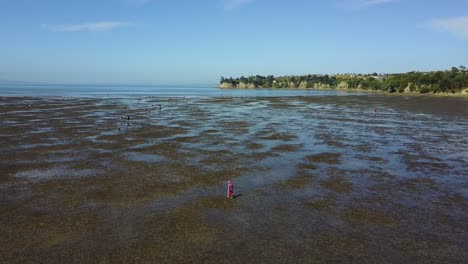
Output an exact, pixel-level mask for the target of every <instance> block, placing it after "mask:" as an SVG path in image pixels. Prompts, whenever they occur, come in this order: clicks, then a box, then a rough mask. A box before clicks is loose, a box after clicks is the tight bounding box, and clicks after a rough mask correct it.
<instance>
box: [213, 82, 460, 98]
mask: <svg viewBox="0 0 468 264" xmlns="http://www.w3.org/2000/svg"><path fill="white" fill-rule="evenodd" d="M218 88H220V89H224V90H310V91H341V92H359V93H369V94H383V95H397V96H400V95H410V96H421V95H422V96H442V97H461V98H468V88H467V89H465V90H463V91H462V92H461V93H419V92H393V93H390V92H386V91H380V90H367V89H361V88H355V89H349V88H339V87H336V88H331V87H324V88H319V87H314V88H300V87H297V88H264V87H256V88H254V87H242V88H240V87H234V86H229V87H228V86H225V85H224V86H223V85H221V84H220V85H218Z"/></svg>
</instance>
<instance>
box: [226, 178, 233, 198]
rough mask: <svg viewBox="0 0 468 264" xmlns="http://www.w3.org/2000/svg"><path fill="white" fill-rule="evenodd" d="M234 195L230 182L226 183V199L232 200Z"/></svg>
mask: <svg viewBox="0 0 468 264" xmlns="http://www.w3.org/2000/svg"><path fill="white" fill-rule="evenodd" d="M233 193H234V185H233V184H232V182H231V181H228V186H227V197H228V198H233V195H232V194H233Z"/></svg>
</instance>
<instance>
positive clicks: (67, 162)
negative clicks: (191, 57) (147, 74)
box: [0, 95, 468, 263]
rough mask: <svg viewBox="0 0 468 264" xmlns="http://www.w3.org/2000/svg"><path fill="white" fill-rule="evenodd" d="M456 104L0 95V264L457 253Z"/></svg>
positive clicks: (464, 207)
mask: <svg viewBox="0 0 468 264" xmlns="http://www.w3.org/2000/svg"><path fill="white" fill-rule="evenodd" d="M434 105H437V111H434V110H433V108H432V106H434ZM466 105H468V101H466V99H464V98H432V97H424V96H421V97H419V96H414V97H409V98H405V99H404V100H402V97H395V96H384V95H381V96H380V95H379V96H378V95H372V96H368V95H355V96H315V97H314V96H311V97H304V96H298V97H286V98H279V97H259V98H249V97H245V98H243V97H213V98H191V99H188V98H171V100H169V101H168V100H167V98H155V97H142V98H138V99H127V98H116V99H110V98H107V99H99V98H74V99H63V98H0V115H1V116H0V118H1V120H2V129H1V130H0V139H1V142H2V144H1V145H0V162H1V174H0V193H1V196H0V215H1V217H0V226H1V227H2V228H1V230H2V231H1V233H2V235H0V245H1V246H0V260H1V261H0V262H5V263H31V262H36V263H37V262H47V263H66V262H69V261H70V259H73V260H74V261H75V262H82V263H83V262H85V263H86V262H89V263H96V262H97V263H100V262H104V263H105V262H108V263H132V262H137V263H141V262H150V263H330V262H332V263H336V262H346V263H351V262H355V263H408V262H411V263H428V262H436V263H440V262H449V263H461V262H463V261H464V260H465V259H466V258H467V257H468V255H467V253H466V250H465V245H464V243H465V242H466V236H465V233H466V230H468V225H467V224H466V219H468V200H467V195H468V194H467V191H466V190H467V185H468V180H467V176H468V159H467V157H468V152H467V150H468V141H467V139H466V137H464V136H463V135H464V133H465V131H468V107H466ZM155 107H156V108H157V110H156V108H155ZM375 107H377V108H378V109H379V111H378V112H375V111H374V108H375ZM149 109H151V110H149ZM121 117H124V118H123V119H122V118H121ZM116 128H120V129H116ZM228 179H230V180H233V181H234V183H235V186H236V192H238V193H237V195H238V196H237V197H236V198H237V199H226V198H225V185H226V180H228Z"/></svg>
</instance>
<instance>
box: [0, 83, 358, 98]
mask: <svg viewBox="0 0 468 264" xmlns="http://www.w3.org/2000/svg"><path fill="white" fill-rule="evenodd" d="M348 94H353V95H357V94H358V93H347V92H343V91H326V90H320V91H317V90H272V89H255V90H248V89H242V90H239V89H219V88H217V87H215V86H214V85H213V86H208V85H206V86H200V85H193V86H188V85H187V86H123V85H0V96H41V97H43V96H59V97H134V96H160V97H170V96H197V97H213V96H241V97H242V96H303V95H307V96H314V95H348Z"/></svg>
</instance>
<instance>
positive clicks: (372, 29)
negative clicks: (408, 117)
mask: <svg viewBox="0 0 468 264" xmlns="http://www.w3.org/2000/svg"><path fill="white" fill-rule="evenodd" d="M466 64H468V1H466V0H446V1H436V0H317V1H314V0H288V1H286V0H0V80H15V81H26V82H41V83H54V84H61V83H67V84H138V85H153V84H216V83H217V82H218V81H219V78H220V77H221V76H224V77H230V76H232V77H239V76H241V75H244V76H248V75H257V74H260V75H270V74H272V75H275V76H277V75H294V74H309V73H310V74H324V73H328V74H334V73H372V72H378V73H395V72H406V71H413V70H417V71H429V70H444V69H449V68H451V67H452V66H460V65H465V66H468V65H466Z"/></svg>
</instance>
